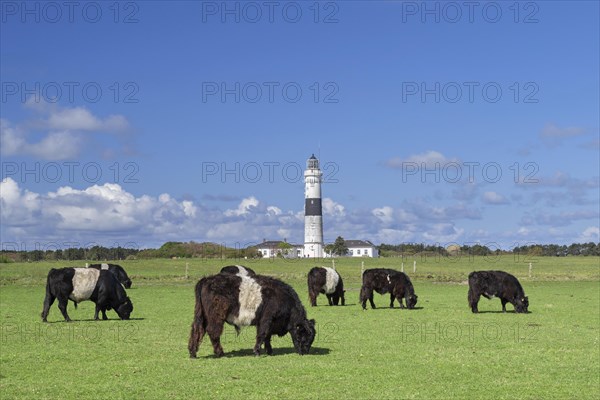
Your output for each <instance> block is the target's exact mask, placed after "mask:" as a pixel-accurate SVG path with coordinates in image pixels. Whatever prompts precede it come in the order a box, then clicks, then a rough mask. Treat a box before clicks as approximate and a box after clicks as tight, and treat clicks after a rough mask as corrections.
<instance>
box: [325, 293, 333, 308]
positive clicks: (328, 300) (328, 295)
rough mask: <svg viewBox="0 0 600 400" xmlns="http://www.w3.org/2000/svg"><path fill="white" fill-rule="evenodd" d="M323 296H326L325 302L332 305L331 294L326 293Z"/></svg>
mask: <svg viewBox="0 0 600 400" xmlns="http://www.w3.org/2000/svg"><path fill="white" fill-rule="evenodd" d="M325 296H327V302H328V303H329V305H330V306H332V305H333V300H332V299H331V297H332V296H331V295H330V294H326V295H325Z"/></svg>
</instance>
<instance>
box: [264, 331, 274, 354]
mask: <svg viewBox="0 0 600 400" xmlns="http://www.w3.org/2000/svg"><path fill="white" fill-rule="evenodd" d="M265 350H266V351H267V354H268V355H270V356H272V355H273V348H272V347H271V335H268V336H267V337H266V338H265Z"/></svg>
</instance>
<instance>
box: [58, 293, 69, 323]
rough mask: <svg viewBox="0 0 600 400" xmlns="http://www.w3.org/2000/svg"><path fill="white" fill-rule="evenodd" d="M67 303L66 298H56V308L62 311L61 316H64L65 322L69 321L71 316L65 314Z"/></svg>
mask: <svg viewBox="0 0 600 400" xmlns="http://www.w3.org/2000/svg"><path fill="white" fill-rule="evenodd" d="M68 303H69V299H68V298H59V299H58V309H59V310H60V312H61V313H62V315H63V317H65V322H71V318H69V314H67V304H68Z"/></svg>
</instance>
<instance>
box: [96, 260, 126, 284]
mask: <svg viewBox="0 0 600 400" xmlns="http://www.w3.org/2000/svg"><path fill="white" fill-rule="evenodd" d="M89 268H96V269H107V270H109V271H110V272H112V273H113V274H115V276H116V277H117V279H118V280H119V282H121V284H122V285H123V286H125V289H129V288H130V287H131V279H129V276H127V272H125V270H124V269H123V267H121V266H120V265H117V264H92V265H90V266H89Z"/></svg>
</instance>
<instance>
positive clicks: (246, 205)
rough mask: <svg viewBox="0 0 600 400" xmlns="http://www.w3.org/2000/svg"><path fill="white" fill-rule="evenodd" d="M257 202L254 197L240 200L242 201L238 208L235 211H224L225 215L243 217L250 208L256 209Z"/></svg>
mask: <svg viewBox="0 0 600 400" xmlns="http://www.w3.org/2000/svg"><path fill="white" fill-rule="evenodd" d="M258 204H259V202H258V200H257V199H256V197H254V196H250V197H247V198H245V199H242V201H241V202H240V204H239V205H238V207H237V208H236V209H229V210H226V211H225V215H226V216H228V217H231V216H238V217H239V216H240V215H245V214H248V213H249V212H250V210H251V208H252V207H258Z"/></svg>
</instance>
